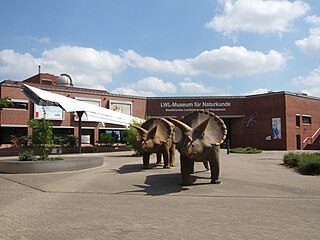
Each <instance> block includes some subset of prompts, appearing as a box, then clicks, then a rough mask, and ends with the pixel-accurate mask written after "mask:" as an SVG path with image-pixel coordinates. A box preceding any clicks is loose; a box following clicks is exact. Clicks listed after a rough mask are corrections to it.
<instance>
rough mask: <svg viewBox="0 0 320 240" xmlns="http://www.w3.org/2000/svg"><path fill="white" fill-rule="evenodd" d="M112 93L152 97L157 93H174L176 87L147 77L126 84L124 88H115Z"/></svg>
mask: <svg viewBox="0 0 320 240" xmlns="http://www.w3.org/2000/svg"><path fill="white" fill-rule="evenodd" d="M112 93H118V94H126V95H138V96H148V97H154V96H157V95H158V93H165V94H170V93H176V86H175V85H174V84H173V83H171V82H165V81H164V80H162V79H159V78H156V77H147V78H144V79H141V80H139V81H137V82H134V83H131V84H127V85H126V86H125V87H120V88H116V89H114V90H112Z"/></svg>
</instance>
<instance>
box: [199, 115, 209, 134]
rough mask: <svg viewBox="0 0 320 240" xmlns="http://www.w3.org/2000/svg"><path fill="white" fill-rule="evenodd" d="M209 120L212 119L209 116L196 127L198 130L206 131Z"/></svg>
mask: <svg viewBox="0 0 320 240" xmlns="http://www.w3.org/2000/svg"><path fill="white" fill-rule="evenodd" d="M209 121H210V118H208V119H207V120H205V121H203V122H202V123H200V124H199V125H198V126H197V127H196V130H197V131H199V132H204V131H205V130H206V127H207V126H208V123H209Z"/></svg>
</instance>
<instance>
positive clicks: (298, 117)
mask: <svg viewBox="0 0 320 240" xmlns="http://www.w3.org/2000/svg"><path fill="white" fill-rule="evenodd" d="M296 126H297V127H300V115H299V114H297V115H296Z"/></svg>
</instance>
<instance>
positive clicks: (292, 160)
mask: <svg viewBox="0 0 320 240" xmlns="http://www.w3.org/2000/svg"><path fill="white" fill-rule="evenodd" d="M299 158H300V155H299V154H297V153H293V152H290V153H288V154H286V155H285V156H284V158H283V163H284V164H285V165H287V166H289V167H298V160H299Z"/></svg>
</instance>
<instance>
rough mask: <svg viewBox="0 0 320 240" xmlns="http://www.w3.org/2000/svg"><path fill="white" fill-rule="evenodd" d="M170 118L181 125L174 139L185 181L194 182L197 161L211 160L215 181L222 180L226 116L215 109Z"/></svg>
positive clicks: (212, 174)
mask: <svg viewBox="0 0 320 240" xmlns="http://www.w3.org/2000/svg"><path fill="white" fill-rule="evenodd" d="M170 121H171V122H173V123H174V124H175V125H176V126H177V129H176V131H175V139H174V142H175V143H176V144H177V146H176V147H177V150H178V151H179V153H180V165H181V177H182V185H191V179H190V174H191V173H193V168H194V162H203V163H206V162H209V165H210V170H211V183H213V184H219V183H220V180H219V172H220V166H219V152H220V144H221V143H223V141H224V140H225V138H226V135H227V127H226V125H225V124H224V122H223V121H222V119H221V118H219V117H218V116H217V115H215V114H214V113H211V112H206V111H195V112H192V113H190V114H189V115H187V116H185V117H184V118H183V119H182V120H181V121H179V120H177V119H173V118H170Z"/></svg>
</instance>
